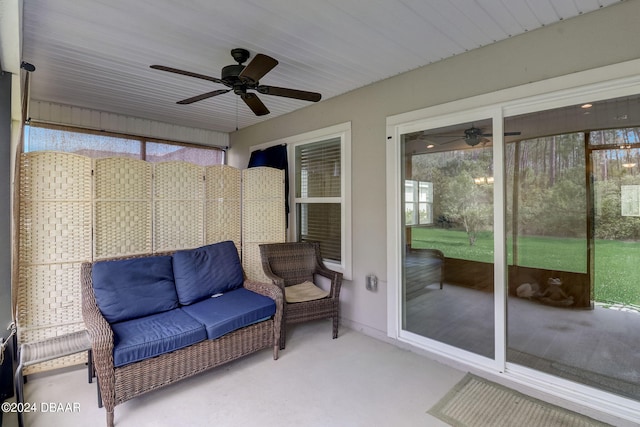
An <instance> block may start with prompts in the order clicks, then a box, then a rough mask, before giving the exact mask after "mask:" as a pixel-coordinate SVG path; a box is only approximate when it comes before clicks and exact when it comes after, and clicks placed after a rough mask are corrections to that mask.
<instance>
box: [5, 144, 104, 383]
mask: <svg viewBox="0 0 640 427" xmlns="http://www.w3.org/2000/svg"><path fill="white" fill-rule="evenodd" d="M91 168H92V165H91V159H90V158H87V157H83V156H78V155H75V154H70V153H59V152H36V153H28V154H23V155H22V157H21V162H20V177H21V182H20V186H19V191H20V217H19V219H18V222H19V248H18V259H19V267H18V272H17V274H18V286H17V298H16V300H17V301H16V303H17V306H16V311H17V313H16V317H17V323H18V340H19V342H20V343H23V342H35V341H39V340H42V339H47V338H51V337H55V336H58V335H64V334H67V333H70V332H76V331H80V330H82V329H83V328H84V323H83V321H82V314H81V312H80V301H81V296H80V264H81V262H83V261H89V260H91V257H92V254H91V252H92V250H91V248H92V244H91V226H92V212H91V206H92V205H91ZM85 361H86V354H79V355H76V356H73V357H70V358H65V359H58V360H53V361H50V362H45V363H41V364H38V365H32V366H29V367H27V368H25V370H24V373H25V374H32V373H35V372H41V371H45V370H49V369H53V368H57V367H61V366H69V365H70V364H77V363H84V362H85Z"/></svg>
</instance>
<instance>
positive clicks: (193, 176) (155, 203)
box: [17, 152, 285, 375]
mask: <svg viewBox="0 0 640 427" xmlns="http://www.w3.org/2000/svg"><path fill="white" fill-rule="evenodd" d="M283 179H284V178H283V171H281V170H276V169H270V168H255V169H247V170H244V171H240V170H239V169H235V168H232V167H229V166H209V167H201V166H198V165H194V164H191V163H186V162H166V163H149V162H145V161H142V160H136V159H130V158H106V159H93V160H92V159H91V158H89V157H84V156H79V155H76V154H71V153H59V152H33V153H26V154H23V155H22V158H21V165H20V185H19V191H20V202H19V204H20V216H19V219H18V221H19V251H18V254H19V255H18V261H19V268H18V275H19V277H18V290H17V294H18V296H17V322H18V339H19V341H20V342H21V343H22V342H35V341H39V340H42V339H46V338H51V337H54V336H58V335H62V334H66V333H70V332H76V331H79V330H82V329H84V324H83V321H82V314H81V307H80V304H81V298H80V264H81V263H82V262H83V261H92V260H98V259H103V258H109V257H114V256H123V255H135V254H145V253H154V252H164V251H172V250H178V249H185V248H194V247H198V246H201V245H204V244H209V243H215V242H219V241H223V240H232V241H233V242H234V243H235V244H236V247H237V248H238V250H239V251H241V252H240V253H241V254H242V253H244V255H245V256H243V266H244V268H245V271H246V274H247V276H248V277H249V278H262V279H263V280H265V279H264V277H263V276H262V267H261V263H260V257H259V250H258V244H259V243H264V242H283V241H284V239H285V212H284V184H283V182H284V181H283ZM243 211H244V212H243ZM242 218H244V221H241V219H242ZM243 241H244V245H243ZM84 362H86V354H85V353H79V354H77V355H74V356H70V357H67V358H62V359H57V360H53V361H50V362H45V363H42V364H39V365H33V366H29V367H28V368H26V369H25V372H24V374H25V375H27V374H31V373H35V372H40V371H45V370H49V369H53V368H58V367H62V366H70V365H74V364H79V363H84Z"/></svg>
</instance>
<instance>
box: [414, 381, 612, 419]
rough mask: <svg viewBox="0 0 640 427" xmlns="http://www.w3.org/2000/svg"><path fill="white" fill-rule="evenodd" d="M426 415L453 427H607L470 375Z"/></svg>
mask: <svg viewBox="0 0 640 427" xmlns="http://www.w3.org/2000/svg"><path fill="white" fill-rule="evenodd" d="M427 412H428V413H429V414H431V415H433V416H434V417H436V418H439V419H441V420H442V421H444V422H446V423H448V424H450V425H452V426H454V427H515V426H518V427H529V426H530V427H543V426H544V427H553V426H563V427H592V426H598V427H603V426H609V424H605V423H602V422H600V421H597V420H594V419H592V418H589V417H586V416H584V415H580V414H578V413H575V412H572V411H569V410H567V409H564V408H560V407H558V406H555V405H551V404H549V403H546V402H543V401H541V400H538V399H535V398H532V397H529V396H527V395H525V394H522V393H519V392H517V391H515V390H511V389H510V388H507V387H504V386H502V385H500V384H496V383H494V382H491V381H487V380H485V379H484V378H480V377H477V376H475V375H473V374H467V375H466V376H465V377H464V378H463V379H462V380H461V381H460V382H459V383H458V384H456V385H455V386H454V387H453V388H452V389H451V390H450V391H449V393H447V395H446V396H445V397H443V398H442V399H441V400H440V401H439V402H438V403H436V404H435V405H434V406H433V408H431V409H429V411H427Z"/></svg>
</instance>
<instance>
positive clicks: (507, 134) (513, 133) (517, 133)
mask: <svg viewBox="0 0 640 427" xmlns="http://www.w3.org/2000/svg"><path fill="white" fill-rule="evenodd" d="M521 134H522V132H505V133H504V136H517V135H521ZM479 136H493V134H492V133H481V134H480V135H479Z"/></svg>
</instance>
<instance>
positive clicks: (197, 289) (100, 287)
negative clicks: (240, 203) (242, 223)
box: [81, 242, 282, 427]
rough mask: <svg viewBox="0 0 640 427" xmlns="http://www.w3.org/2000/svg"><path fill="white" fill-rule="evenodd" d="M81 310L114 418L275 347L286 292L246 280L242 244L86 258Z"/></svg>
mask: <svg viewBox="0 0 640 427" xmlns="http://www.w3.org/2000/svg"><path fill="white" fill-rule="evenodd" d="M81 280H82V315H83V318H84V322H85V324H86V327H87V330H88V331H89V335H90V337H91V345H92V349H93V357H94V365H95V369H96V374H97V377H98V386H99V391H100V394H101V399H102V402H103V404H104V407H105V409H106V412H107V425H108V426H109V427H111V426H113V424H114V408H115V406H116V405H118V404H120V403H123V402H125V401H127V400H129V399H131V398H133V397H136V396H138V395H140V394H143V393H146V392H149V391H152V390H155V389H157V388H159V387H162V386H165V385H168V384H170V383H172V382H175V381H178V380H180V379H183V378H187V377H190V376H192V375H195V374H197V373H200V372H203V371H205V370H207V369H210V368H213V367H215V366H219V365H222V364H224V363H226V362H230V361H232V360H234V359H237V358H239V357H242V356H245V355H247V354H250V353H253V352H256V351H258V350H261V349H264V348H267V347H272V348H273V358H274V359H277V358H278V348H279V343H278V340H279V337H280V325H281V321H282V291H281V290H280V289H279V288H278V287H277V286H275V285H273V284H270V283H259V282H255V281H250V280H245V279H244V275H243V271H242V267H241V264H240V260H239V257H238V252H237V250H236V248H235V245H234V244H233V242H221V243H217V244H213V245H208V246H204V247H202V248H197V249H193V250H185V251H178V252H175V253H173V254H154V255H142V256H136V257H128V258H114V259H111V260H102V261H96V262H93V263H84V264H83V265H82V269H81Z"/></svg>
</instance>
